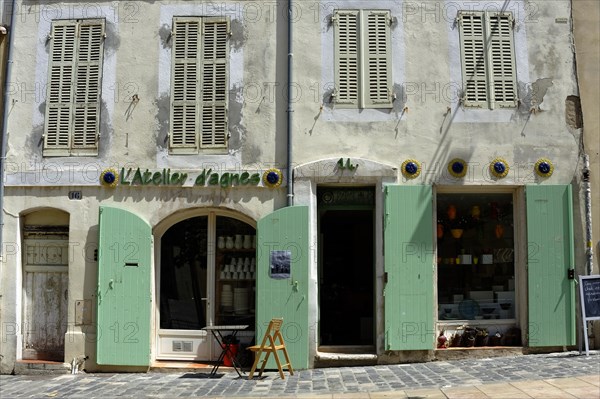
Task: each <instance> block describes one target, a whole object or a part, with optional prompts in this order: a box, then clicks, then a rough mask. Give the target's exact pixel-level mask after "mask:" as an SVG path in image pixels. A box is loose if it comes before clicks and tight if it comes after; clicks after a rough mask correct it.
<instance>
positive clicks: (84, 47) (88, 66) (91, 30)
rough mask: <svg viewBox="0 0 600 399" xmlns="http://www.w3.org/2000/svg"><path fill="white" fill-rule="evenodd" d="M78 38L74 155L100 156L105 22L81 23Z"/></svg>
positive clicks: (72, 145)
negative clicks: (99, 139)
mask: <svg viewBox="0 0 600 399" xmlns="http://www.w3.org/2000/svg"><path fill="white" fill-rule="evenodd" d="M78 39H79V40H78V52H77V70H76V76H75V93H74V96H75V103H74V106H75V110H74V120H73V133H72V143H71V149H72V150H71V154H72V155H97V154H98V136H99V133H100V102H101V98H100V93H101V88H102V60H103V53H104V51H103V49H104V23H103V21H100V20H87V21H82V22H80V23H79V26H78Z"/></svg>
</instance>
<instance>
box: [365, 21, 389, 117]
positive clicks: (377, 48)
mask: <svg viewBox="0 0 600 399" xmlns="http://www.w3.org/2000/svg"><path fill="white" fill-rule="evenodd" d="M364 19H365V20H364V21H363V26H364V29H363V30H362V31H363V32H364V35H365V38H364V43H365V46H364V51H363V54H364V58H363V65H364V67H363V69H362V70H363V71H365V74H364V75H365V76H363V87H364V88H365V90H364V106H365V107H367V108H377V107H379V108H381V107H391V106H392V98H391V94H392V69H391V47H390V34H391V31H390V19H391V15H390V12H389V11H368V12H367V13H366V18H364Z"/></svg>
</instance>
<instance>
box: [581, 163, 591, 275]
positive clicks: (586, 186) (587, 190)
mask: <svg viewBox="0 0 600 399" xmlns="http://www.w3.org/2000/svg"><path fill="white" fill-rule="evenodd" d="M583 192H584V201H585V246H586V250H585V254H586V257H587V261H586V274H587V275H590V274H592V271H593V270H594V245H593V244H592V189H591V187H590V157H589V156H588V155H587V154H583Z"/></svg>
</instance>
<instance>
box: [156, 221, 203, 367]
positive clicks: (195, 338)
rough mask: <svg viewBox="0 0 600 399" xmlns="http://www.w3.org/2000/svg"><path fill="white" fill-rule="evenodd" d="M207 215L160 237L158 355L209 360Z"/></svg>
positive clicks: (183, 222) (177, 224)
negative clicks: (207, 339)
mask: <svg viewBox="0 0 600 399" xmlns="http://www.w3.org/2000/svg"><path fill="white" fill-rule="evenodd" d="M208 238H209V216H198V217H193V218H190V219H186V220H183V221H181V222H179V223H176V224H174V225H173V226H171V228H169V229H168V230H167V231H166V232H165V234H164V235H163V236H162V239H161V252H160V253H161V258H160V276H159V287H160V288H159V290H160V291H159V301H160V313H159V328H160V330H159V331H160V333H159V348H158V357H159V358H163V359H165V358H169V359H194V360H208V358H209V356H210V351H209V345H208V344H207V342H206V336H207V334H206V332H205V331H202V330H201V329H202V328H203V327H205V326H206V325H207V324H208V320H209V318H210V308H209V304H210V301H209V299H210V297H209V287H210V286H211V285H212V284H211V281H210V279H211V275H212V273H209V271H210V269H211V267H210V265H211V263H212V260H211V258H210V256H209V252H208Z"/></svg>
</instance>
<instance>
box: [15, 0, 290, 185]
mask: <svg viewBox="0 0 600 399" xmlns="http://www.w3.org/2000/svg"><path fill="white" fill-rule="evenodd" d="M18 10H19V13H20V16H19V18H17V22H18V23H17V24H16V37H17V41H16V42H15V48H16V50H15V53H16V54H17V55H16V58H15V63H16V64H18V66H19V67H18V68H15V71H14V75H13V81H14V84H13V87H11V94H12V96H11V98H12V108H11V118H10V119H9V126H8V128H9V132H10V134H11V138H10V146H9V151H8V153H7V170H8V171H9V176H8V183H9V185H10V184H11V183H12V184H16V185H22V184H23V178H22V174H25V173H27V172H28V171H35V170H42V169H44V168H55V169H61V170H63V171H64V170H72V171H74V173H73V174H72V177H70V178H69V180H68V182H62V183H63V184H64V183H70V184H74V185H97V180H96V179H95V178H91V179H90V178H86V176H82V175H83V174H87V173H86V172H84V171H93V172H90V173H89V174H90V175H94V174H95V172H99V171H101V170H103V169H104V168H106V167H108V166H117V167H118V168H120V167H121V166H123V165H124V164H128V165H136V166H139V167H142V168H163V167H166V168H169V167H170V168H179V169H202V168H204V167H210V168H212V169H213V170H226V169H239V168H248V167H249V166H251V167H252V168H254V169H261V168H268V167H271V166H276V164H281V163H282V162H284V156H285V148H283V147H281V146H277V145H276V142H277V140H275V137H274V135H275V133H276V132H277V129H276V117H275V109H276V107H277V105H278V102H280V101H282V99H283V93H282V92H281V90H280V88H278V87H276V86H277V84H276V81H277V79H276V76H277V75H276V74H277V73H278V71H277V68H279V69H283V70H285V65H283V63H282V61H281V60H279V59H278V56H277V54H276V52H275V50H276V48H277V43H278V35H277V34H276V32H277V29H278V23H279V22H278V20H277V16H278V15H277V13H278V9H277V7H276V4H266V3H265V4H262V3H256V4H255V3H253V4H252V5H250V6H249V5H246V4H244V3H240V2H233V1H232V2H219V3H214V2H210V3H208V2H193V3H192V2H186V1H171V2H157V3H155V2H146V1H137V2H135V1H134V2H129V3H127V4H124V3H114V2H89V4H87V3H86V2H78V3H76V4H70V3H68V2H65V3H56V2H28V1H25V2H21V4H20V5H19V6H18ZM176 15H198V16H200V15H204V16H215V15H225V16H229V17H230V20H231V32H232V36H231V40H230V54H229V57H230V68H229V72H230V75H229V76H230V77H229V114H228V116H229V132H230V135H231V137H230V148H229V151H228V153H226V154H223V155H207V156H203V155H201V154H200V155H197V156H181V155H180V156H173V155H168V150H167V145H166V143H167V134H168V131H169V108H170V100H169V97H170V75H171V39H170V30H171V25H172V18H173V16H176ZM82 17H88V18H94V17H101V18H104V19H105V21H106V33H107V36H106V41H105V49H104V65H103V77H102V111H101V136H100V144H99V155H98V157H89V158H86V157H61V158H43V157H42V155H41V153H42V152H41V150H42V134H43V126H44V113H45V101H46V98H45V93H46V91H45V87H46V85H47V72H48V40H47V37H48V35H49V33H50V27H51V22H52V20H53V19H54V18H82ZM249 37H254V38H262V40H248V38H249ZM265 38H267V39H268V40H265ZM32 48H33V49H35V51H33V52H32V51H24V49H32ZM280 57H281V58H282V60H283V61H285V57H284V56H280ZM134 95H137V98H138V99H139V101H138V102H136V101H134V100H133V96H134ZM277 166H279V167H281V166H280V165H277ZM16 176H19V177H16ZM50 183H54V184H56V182H50ZM36 184H39V182H36Z"/></svg>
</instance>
